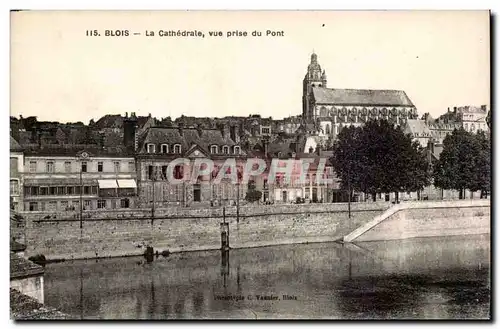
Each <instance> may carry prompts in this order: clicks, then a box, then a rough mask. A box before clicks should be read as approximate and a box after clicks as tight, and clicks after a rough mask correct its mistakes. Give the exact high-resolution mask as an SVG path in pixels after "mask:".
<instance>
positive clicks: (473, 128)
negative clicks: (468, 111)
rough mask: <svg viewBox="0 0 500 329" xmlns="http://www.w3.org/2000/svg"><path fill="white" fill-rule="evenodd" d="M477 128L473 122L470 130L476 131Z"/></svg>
mask: <svg viewBox="0 0 500 329" xmlns="http://www.w3.org/2000/svg"><path fill="white" fill-rule="evenodd" d="M475 130H476V127H475V126H474V124H473V123H471V124H470V131H471V132H474V131H475Z"/></svg>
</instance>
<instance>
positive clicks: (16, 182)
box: [10, 136, 24, 211]
mask: <svg viewBox="0 0 500 329" xmlns="http://www.w3.org/2000/svg"><path fill="white" fill-rule="evenodd" d="M23 171H24V154H23V149H22V147H21V145H20V144H19V143H18V142H17V141H16V140H15V139H14V138H13V137H12V136H10V207H11V210H14V211H22V210H23Z"/></svg>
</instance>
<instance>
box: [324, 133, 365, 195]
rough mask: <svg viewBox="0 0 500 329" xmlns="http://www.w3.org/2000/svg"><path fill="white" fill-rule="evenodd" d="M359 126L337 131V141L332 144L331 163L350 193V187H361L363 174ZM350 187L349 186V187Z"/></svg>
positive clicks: (344, 187)
mask: <svg viewBox="0 0 500 329" xmlns="http://www.w3.org/2000/svg"><path fill="white" fill-rule="evenodd" d="M361 131H362V130H361V128H359V127H352V126H350V127H345V128H344V129H342V130H341V131H340V133H339V136H338V139H337V141H336V142H335V143H334V144H333V159H332V161H331V162H332V164H333V168H334V170H335V172H336V173H337V176H338V177H339V178H340V180H341V184H342V188H343V189H347V190H348V193H350V191H351V188H353V187H355V188H356V187H357V188H358V189H363V184H362V181H363V179H364V176H363V174H364V175H365V176H366V175H367V173H366V172H363V171H362V170H361V167H360V166H361V165H362V161H361V153H360V152H358V151H359V150H360V145H361V144H360V137H361ZM349 187H350V188H349Z"/></svg>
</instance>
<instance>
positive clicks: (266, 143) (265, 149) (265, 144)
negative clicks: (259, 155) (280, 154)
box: [262, 138, 269, 158]
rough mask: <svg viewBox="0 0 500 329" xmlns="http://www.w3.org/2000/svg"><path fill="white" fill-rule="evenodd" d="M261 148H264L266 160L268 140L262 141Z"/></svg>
mask: <svg viewBox="0 0 500 329" xmlns="http://www.w3.org/2000/svg"><path fill="white" fill-rule="evenodd" d="M262 146H264V156H265V157H266V158H267V154H268V153H269V140H268V139H267V138H263V139H262Z"/></svg>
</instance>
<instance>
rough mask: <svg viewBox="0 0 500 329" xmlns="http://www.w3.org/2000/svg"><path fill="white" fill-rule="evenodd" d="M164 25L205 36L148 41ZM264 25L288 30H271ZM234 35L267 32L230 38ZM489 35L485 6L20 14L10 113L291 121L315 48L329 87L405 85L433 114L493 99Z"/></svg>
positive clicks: (14, 28)
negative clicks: (110, 33)
mask: <svg viewBox="0 0 500 329" xmlns="http://www.w3.org/2000/svg"><path fill="white" fill-rule="evenodd" d="M87 29H92V30H93V29H98V30H99V31H100V33H101V36H100V37H87V36H85V31H86V30H87ZM106 29H109V30H129V31H130V35H129V36H128V37H125V36H123V37H106V36H104V30H106ZM160 29H163V30H200V31H203V33H204V34H205V38H197V37H159V36H158V35H155V36H154V37H147V36H145V31H146V30H149V31H154V32H155V34H157V32H158V30H160ZM268 29H269V30H274V31H284V36H282V37H266V36H265V31H266V30H268ZM232 30H239V31H247V32H248V33H249V34H251V33H252V31H254V30H258V31H262V32H263V34H264V35H263V36H262V37H252V36H247V37H233V38H227V37H226V31H232ZM209 31H222V32H223V33H224V36H223V37H222V38H220V37H210V36H209V33H208V32H209ZM133 32H140V33H141V35H139V36H135V35H132V33H133ZM489 40H490V36H489V13H488V12H487V11H420V12H417V11H414V12H411V11H406V12H396V11H394V12H375V11H371V12H368V11H366V12H353V11H344V12H341V11H337V12H334V11H331V12H328V11H317V12H307V11H303V12H298V11H289V12H279V11H274V12H264V11H253V12H196V11H190V12H181V11H179V12H167V11H163V12H162V11H156V12H147V11H142V12H125V11H122V12H119V11H114V12H113V11H103V12H89V11H87V12H84V11H82V12H77V11H75V12H64V11H60V12H48V11H47V12H16V13H12V14H11V109H10V110H11V115H15V116H19V114H21V115H23V116H24V117H27V116H38V118H39V120H54V121H56V120H57V121H61V122H67V121H83V122H85V123H88V122H89V120H90V119H91V118H94V119H98V118H100V117H101V116H103V115H105V114H125V112H129V113H130V112H136V113H137V115H148V114H149V113H151V115H153V116H156V117H157V118H161V117H166V116H172V118H175V117H178V116H180V115H182V114H184V115H187V116H204V117H205V116H210V117H212V116H219V117H220V116H226V115H239V116H248V115H249V114H261V115H262V116H266V117H268V116H272V117H273V118H283V117H287V116H290V115H298V114H301V113H302V79H303V78H304V75H305V73H306V69H307V65H308V63H309V61H310V55H311V53H312V51H313V50H314V51H315V52H316V54H317V55H318V62H319V63H320V65H321V67H322V68H323V69H325V70H326V73H327V76H328V87H329V88H359V89H400V90H404V91H405V92H406V93H407V95H408V97H409V98H410V99H411V100H412V102H413V103H414V104H415V106H416V107H417V110H418V113H419V114H420V115H421V114H423V113H424V112H430V113H431V115H432V116H434V117H437V116H438V115H440V114H442V113H444V112H445V111H446V110H447V108H448V107H453V106H461V105H481V104H487V105H488V106H489V99H490V64H489V63H490V56H489V53H490V49H489Z"/></svg>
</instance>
